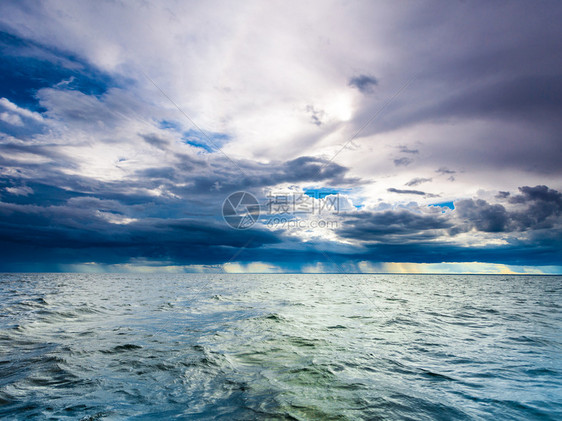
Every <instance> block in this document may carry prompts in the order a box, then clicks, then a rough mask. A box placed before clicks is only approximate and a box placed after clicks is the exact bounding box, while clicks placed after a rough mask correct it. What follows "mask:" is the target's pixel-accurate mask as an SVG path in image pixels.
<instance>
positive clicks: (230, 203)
mask: <svg viewBox="0 0 562 421" xmlns="http://www.w3.org/2000/svg"><path fill="white" fill-rule="evenodd" d="M222 217H223V218H224V220H225V222H226V223H227V224H228V225H230V226H231V227H232V228H234V229H248V228H250V227H252V226H253V225H254V224H255V223H256V222H257V220H258V218H259V217H260V204H259V202H258V199H256V197H255V196H254V195H253V194H251V193H248V192H244V191H239V192H236V193H232V194H231V195H230V196H228V197H227V198H226V199H225V201H224V203H223V204H222Z"/></svg>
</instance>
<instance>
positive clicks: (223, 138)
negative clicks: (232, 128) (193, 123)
mask: <svg viewBox="0 0 562 421" xmlns="http://www.w3.org/2000/svg"><path fill="white" fill-rule="evenodd" d="M205 134H206V136H205V135H204V134H203V133H201V132H200V131H199V130H194V129H190V130H188V131H187V132H185V133H184V134H183V137H182V139H183V141H184V142H185V143H187V144H188V145H191V146H195V147H196V148H201V149H203V150H205V151H206V152H209V153H211V152H215V151H216V150H217V148H220V147H222V146H223V145H224V144H225V143H227V142H228V141H229V140H230V136H228V135H227V134H225V133H213V132H205Z"/></svg>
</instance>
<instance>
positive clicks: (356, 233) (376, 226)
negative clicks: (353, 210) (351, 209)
mask: <svg viewBox="0 0 562 421" xmlns="http://www.w3.org/2000/svg"><path fill="white" fill-rule="evenodd" d="M450 227H451V224H450V223H449V222H448V221H447V220H446V219H445V218H444V217H442V216H441V215H421V214H416V213H413V212H410V211H407V210H396V211H390V210H389V211H384V212H374V213H371V212H362V213H359V214H355V215H349V217H348V218H347V219H346V220H345V222H344V227H343V228H342V229H340V230H338V234H339V235H340V236H342V237H344V238H353V239H355V240H359V241H368V242H371V241H384V242H388V243H392V242H414V241H422V240H427V239H431V238H435V237H436V236H438V234H437V233H436V232H435V230H443V229H446V228H450Z"/></svg>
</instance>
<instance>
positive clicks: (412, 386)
mask: <svg viewBox="0 0 562 421" xmlns="http://www.w3.org/2000/svg"><path fill="white" fill-rule="evenodd" d="M0 419H57V420H60V419H63V420H64V419H69V420H80V419H81V420H98V419H99V420H118V419H138V420H144V419H189V420H214V419H222V420H379V419H381V420H383V419H384V420H467V419H493V420H515V419H520V420H532V419H541V420H548V419H551V420H555V419H557V420H561V419H562V277H556V276H544V277H540V276H503V275H497V276H466V275H336V274H333V275H312V274H310V275H225V274H205V275H201V274H189V275H152V274H150V275H115V274H112V275H107V274H104V275H98V274H96V275H90V274H87V275H86V274H3V275H0Z"/></svg>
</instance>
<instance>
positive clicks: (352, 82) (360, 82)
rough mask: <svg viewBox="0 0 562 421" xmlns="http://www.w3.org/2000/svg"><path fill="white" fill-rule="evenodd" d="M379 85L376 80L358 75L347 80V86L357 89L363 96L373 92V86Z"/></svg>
mask: <svg viewBox="0 0 562 421" xmlns="http://www.w3.org/2000/svg"><path fill="white" fill-rule="evenodd" d="M378 84H379V82H378V80H377V79H376V78H375V77H373V76H369V75H358V76H354V77H352V78H351V79H349V82H348V85H349V86H352V87H354V88H357V89H359V91H360V92H361V93H363V94H369V93H371V92H373V89H374V88H375V86H377V85H378Z"/></svg>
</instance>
